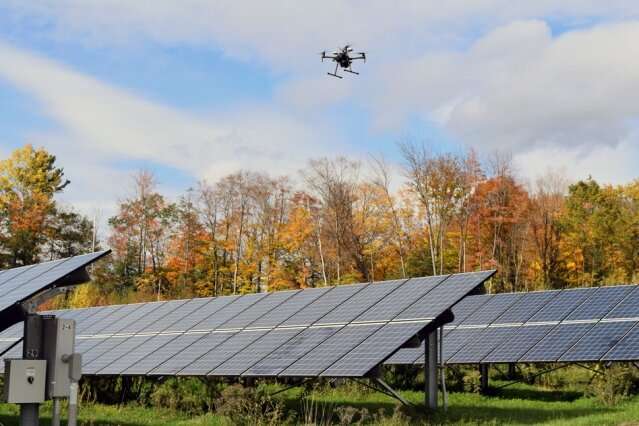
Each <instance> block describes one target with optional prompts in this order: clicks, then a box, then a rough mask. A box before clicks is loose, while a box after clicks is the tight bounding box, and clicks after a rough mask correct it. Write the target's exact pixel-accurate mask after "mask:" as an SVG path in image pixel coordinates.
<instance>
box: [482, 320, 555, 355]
mask: <svg viewBox="0 0 639 426" xmlns="http://www.w3.org/2000/svg"><path fill="white" fill-rule="evenodd" d="M553 328H555V325H530V326H523V327H520V328H519V329H518V330H517V332H516V333H514V334H513V335H512V336H509V337H508V339H505V340H504V341H502V342H501V343H500V344H499V345H498V346H496V347H495V349H493V351H492V352H490V354H488V355H487V356H486V357H485V358H484V359H482V362H486V363H500V362H517V361H519V358H521V357H522V356H524V354H525V353H526V352H528V351H529V350H530V349H531V348H532V347H533V346H535V345H536V344H537V343H538V342H539V341H540V340H541V339H543V338H544V336H546V335H547V334H548V333H550V331H551V330H552V329H553Z"/></svg>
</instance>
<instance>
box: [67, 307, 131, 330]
mask: <svg viewBox="0 0 639 426" xmlns="http://www.w3.org/2000/svg"><path fill="white" fill-rule="evenodd" d="M123 306H124V305H114V306H104V307H102V308H98V311H97V312H96V313H95V314H93V315H92V316H91V317H90V318H89V321H86V322H85V323H81V324H78V327H76V329H75V334H76V336H92V335H95V334H100V331H102V330H103V329H104V328H106V327H108V326H109V325H110V324H111V323H113V322H114V321H117V320H118V319H119V316H118V312H119V311H120V309H122V307H123Z"/></svg>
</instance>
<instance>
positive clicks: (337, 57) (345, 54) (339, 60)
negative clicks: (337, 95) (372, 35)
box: [322, 44, 366, 78]
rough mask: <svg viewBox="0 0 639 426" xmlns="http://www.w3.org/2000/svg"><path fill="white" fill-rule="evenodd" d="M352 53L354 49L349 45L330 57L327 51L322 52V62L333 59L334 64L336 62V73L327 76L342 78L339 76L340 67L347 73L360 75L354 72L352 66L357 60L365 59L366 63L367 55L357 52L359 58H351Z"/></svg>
mask: <svg viewBox="0 0 639 426" xmlns="http://www.w3.org/2000/svg"><path fill="white" fill-rule="evenodd" d="M352 51H353V48H352V47H351V46H350V45H349V44H347V45H346V46H344V47H343V48H341V49H338V50H336V51H335V52H333V53H331V54H330V55H327V54H326V51H324V52H322V62H324V59H331V60H332V61H333V62H335V71H333V72H332V73H330V72H329V73H327V74H328V75H331V76H333V77H337V78H342V76H341V75H339V74H337V70H338V69H339V67H342V68H343V69H344V71H345V72H349V73H351V74H357V75H359V73H358V72H355V71H353V69H352V68H351V66H352V64H353V61H354V60H357V59H363V60H364V62H366V53H364V52H357V54H356V55H357V56H351V55H350V53H351V52H352Z"/></svg>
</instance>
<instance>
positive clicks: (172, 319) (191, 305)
mask: <svg viewBox="0 0 639 426" xmlns="http://www.w3.org/2000/svg"><path fill="white" fill-rule="evenodd" d="M210 301H211V298H207V299H188V300H185V301H184V303H178V302H179V301H177V300H176V301H175V302H176V306H177V307H176V308H175V309H173V310H172V311H171V312H169V313H168V314H166V315H164V316H163V317H162V318H161V319H160V320H159V321H158V322H157V323H156V325H155V329H156V330H158V331H160V332H162V333H167V332H170V331H171V330H170V329H171V328H172V327H173V326H174V325H175V324H178V323H182V322H183V321H184V320H185V319H187V318H189V317H190V316H191V315H194V314H196V313H197V312H198V311H201V310H202V309H203V308H204V306H206V305H207V304H208V303H209V302H210ZM178 327H179V328H183V327H184V325H179V326H178ZM175 331H183V330H175Z"/></svg>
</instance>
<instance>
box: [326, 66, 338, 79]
mask: <svg viewBox="0 0 639 426" xmlns="http://www.w3.org/2000/svg"><path fill="white" fill-rule="evenodd" d="M338 67H339V64H336V65H335V71H333V72H332V73H330V72H327V73H326V74H328V75H332V76H333V77H337V78H342V76H341V75H338V74H337V68H338Z"/></svg>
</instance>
